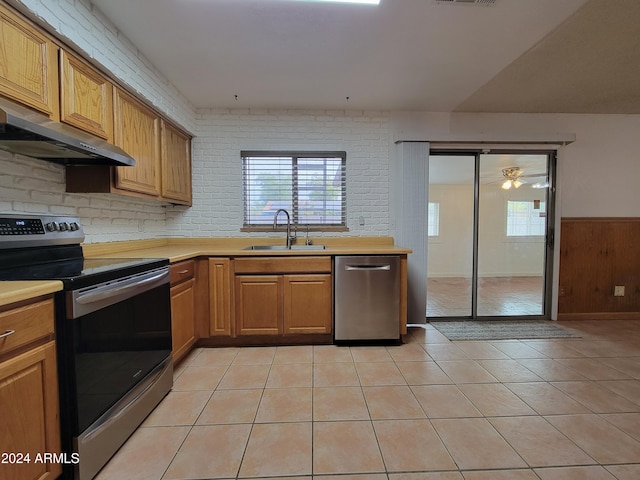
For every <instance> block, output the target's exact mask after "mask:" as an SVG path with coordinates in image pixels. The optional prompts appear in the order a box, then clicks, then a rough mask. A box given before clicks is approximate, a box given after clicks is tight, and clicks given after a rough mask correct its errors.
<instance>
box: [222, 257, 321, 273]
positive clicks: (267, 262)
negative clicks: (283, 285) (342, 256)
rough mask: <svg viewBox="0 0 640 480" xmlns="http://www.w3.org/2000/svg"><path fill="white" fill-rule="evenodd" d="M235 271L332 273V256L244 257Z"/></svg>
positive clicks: (235, 264) (240, 259)
mask: <svg viewBox="0 0 640 480" xmlns="http://www.w3.org/2000/svg"><path fill="white" fill-rule="evenodd" d="M234 267H235V273H331V257H329V256H326V257H242V258H236V259H235V260H234Z"/></svg>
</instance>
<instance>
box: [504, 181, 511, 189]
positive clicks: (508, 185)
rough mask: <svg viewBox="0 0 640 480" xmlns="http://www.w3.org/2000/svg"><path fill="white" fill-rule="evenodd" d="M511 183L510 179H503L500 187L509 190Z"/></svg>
mask: <svg viewBox="0 0 640 480" xmlns="http://www.w3.org/2000/svg"><path fill="white" fill-rule="evenodd" d="M511 184H512V182H511V180H505V181H504V182H503V183H502V188H503V189H505V190H509V189H510V188H511Z"/></svg>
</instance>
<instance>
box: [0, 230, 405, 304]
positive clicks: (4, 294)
mask: <svg viewBox="0 0 640 480" xmlns="http://www.w3.org/2000/svg"><path fill="white" fill-rule="evenodd" d="M313 241H314V243H315V244H318V245H325V247H326V248H325V249H324V250H316V249H312V250H295V249H294V250H245V248H246V247H248V246H251V245H281V244H282V243H283V239H280V238H271V237H270V238H256V237H242V238H163V239H154V240H132V241H129V242H108V243H97V244H87V245H83V250H84V255H85V256H86V257H95V258H99V257H101V258H108V257H113V258H116V257H120V258H168V259H169V261H170V262H172V263H174V262H179V261H182V260H189V259H191V258H196V257H203V256H211V257H216V256H217V257H238V256H251V257H264V256H270V257H271V256H299V255H306V256H310V255H311V256H319V255H322V256H325V255H329V256H334V255H406V254H409V253H411V250H410V249H408V248H402V247H398V246H395V245H394V242H393V238H392V237H332V238H317V239H313ZM60 290H62V282H60V281H55V280H47V281H36V280H33V281H15V282H13V281H0V306H4V305H8V304H11V303H15V302H20V301H23V300H29V299H32V298H36V297H39V296H42V295H47V294H50V293H54V292H57V291H60Z"/></svg>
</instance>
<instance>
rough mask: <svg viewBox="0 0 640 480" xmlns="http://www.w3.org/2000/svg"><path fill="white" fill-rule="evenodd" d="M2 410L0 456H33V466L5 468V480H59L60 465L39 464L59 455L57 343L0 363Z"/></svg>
mask: <svg viewBox="0 0 640 480" xmlns="http://www.w3.org/2000/svg"><path fill="white" fill-rule="evenodd" d="M0 407H1V410H2V420H1V421H0V452H7V453H8V452H13V453H22V454H29V456H30V463H21V464H15V463H6V464H4V465H2V466H1V467H0V471H2V478H12V479H16V480H23V479H24V480H32V479H33V480H35V479H38V480H45V479H55V478H57V477H58V475H60V473H61V472H62V467H61V464H60V463H45V462H36V455H37V454H43V453H56V454H59V453H60V425H59V423H58V422H59V420H58V411H59V410H58V376H57V372H56V354H55V346H54V342H49V343H46V344H45V345H42V346H40V347H36V348H34V349H33V350H29V351H28V352H26V353H23V354H21V355H18V356H16V357H14V358H11V359H9V360H6V361H4V362H1V363H0Z"/></svg>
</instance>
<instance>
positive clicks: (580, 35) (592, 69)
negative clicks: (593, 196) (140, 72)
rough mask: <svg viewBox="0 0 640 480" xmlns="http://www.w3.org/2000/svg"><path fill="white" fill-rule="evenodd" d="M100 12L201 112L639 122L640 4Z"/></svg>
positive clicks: (143, 4)
mask: <svg viewBox="0 0 640 480" xmlns="http://www.w3.org/2000/svg"><path fill="white" fill-rule="evenodd" d="M92 3H93V4H94V5H95V6H96V7H97V8H98V9H99V10H101V11H102V12H103V13H104V15H106V16H107V17H108V18H109V19H110V20H111V21H112V22H113V23H114V25H115V26H116V27H117V28H118V29H119V30H120V31H121V32H122V34H124V35H125V36H126V37H128V38H129V40H130V41H131V42H132V43H133V44H135V45H136V46H137V47H138V49H139V50H140V52H141V53H142V54H143V55H144V56H145V57H147V58H148V59H149V61H150V62H151V63H152V64H153V65H154V66H155V67H156V68H157V69H158V70H159V71H160V72H162V74H163V75H165V76H166V77H167V78H168V80H169V81H170V82H171V83H172V84H173V85H174V86H175V87H176V88H177V89H178V90H180V91H181V92H182V93H183V94H184V95H185V96H186V97H187V98H188V99H189V100H190V101H191V102H192V103H193V105H194V106H195V107H198V108H200V107H237V108H243V107H255V108H322V109H378V110H425V111H432V112H437V111H439V112H450V111H472V112H481V111H483V112H492V111H504V112H509V111H516V112H554V113H556V112H574V111H576V112H577V111H587V112H591V113H640V86H639V85H640V82H638V81H637V79H638V78H639V77H638V73H640V72H639V71H638V69H639V68H640V67H639V65H640V53H638V52H640V43H639V42H640V21H638V18H640V1H638V0H615V1H614V0H496V1H495V4H494V5H491V6H486V5H476V4H443V3H442V2H438V1H437V0H382V2H381V5H380V6H377V7H375V6H365V5H346V4H337V3H306V2H296V1H292V0H92ZM576 12H577V13H576ZM603 15H604V16H603ZM610 40H611V41H610ZM634 46H635V47H636V48H635V49H634V48H633V47H634ZM612 62H614V65H613V67H612V66H611V64H612ZM616 82H618V83H616ZM618 84H619V86H618ZM236 95H237V98H236ZM594 95H595V96H596V98H595V99H594V98H593V96H594ZM347 97H349V98H348V100H347ZM627 99H629V100H628V101H627Z"/></svg>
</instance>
